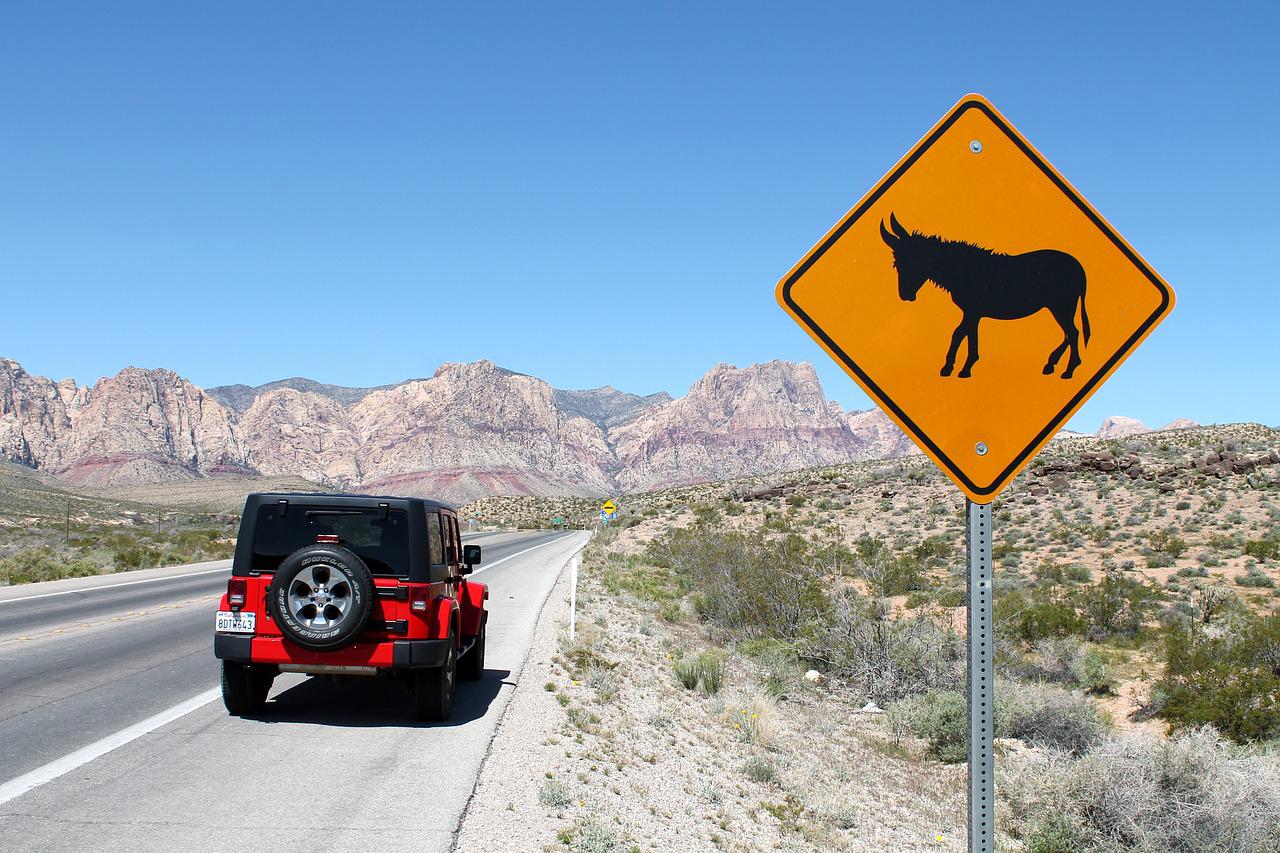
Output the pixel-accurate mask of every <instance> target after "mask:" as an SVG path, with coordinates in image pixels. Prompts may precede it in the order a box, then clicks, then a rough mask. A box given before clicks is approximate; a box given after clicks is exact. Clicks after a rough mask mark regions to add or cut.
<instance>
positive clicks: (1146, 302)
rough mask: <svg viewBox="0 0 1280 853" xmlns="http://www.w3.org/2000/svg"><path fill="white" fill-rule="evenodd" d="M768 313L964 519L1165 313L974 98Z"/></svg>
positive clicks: (1160, 293) (1005, 126)
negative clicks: (823, 357)
mask: <svg viewBox="0 0 1280 853" xmlns="http://www.w3.org/2000/svg"><path fill="white" fill-rule="evenodd" d="M777 297H778V303H779V304H780V305H781V306H782V307H783V309H785V310H786V311H787V313H788V314H790V315H791V316H792V318H793V319H794V320H795V321H796V322H797V323H799V324H800V325H801V327H803V328H804V329H805V331H807V332H808V333H809V335H810V336H812V337H813V339H814V340H815V341H817V342H818V344H819V345H821V346H822V348H823V349H825V350H826V351H827V353H828V354H829V355H830V356H831V357H832V358H833V359H834V360H835V361H836V362H837V363H838V364H840V366H841V367H843V368H844V370H845V372H846V373H848V374H849V375H850V376H851V377H852V378H853V380H854V381H855V382H857V383H858V385H860V386H861V387H862V389H863V390H864V391H866V392H867V394H869V395H870V396H871V398H872V399H873V400H875V401H876V403H877V404H878V405H879V406H880V408H882V409H883V410H884V411H885V413H886V414H888V415H889V417H890V418H892V419H893V421H894V422H895V423H897V424H898V426H900V427H901V428H902V429H903V431H904V432H906V434H907V435H909V436H910V437H911V438H912V440H913V441H915V443H916V444H917V445H919V446H920V449H921V450H923V451H924V452H925V453H926V454H927V455H928V456H929V457H930V458H932V459H933V460H934V461H935V462H936V463H938V465H939V466H940V467H941V468H942V469H943V471H945V472H946V473H947V475H948V476H949V477H950V478H951V479H952V480H953V481H954V482H955V483H956V485H957V486H959V487H960V489H961V491H963V492H964V493H965V494H966V495H968V496H969V498H971V499H972V500H974V501H975V502H977V503H988V502H990V501H991V500H992V498H994V497H995V496H996V495H997V494H999V493H1000V491H1001V490H1002V489H1004V488H1005V486H1007V485H1008V483H1009V482H1010V481H1011V480H1012V479H1013V478H1014V477H1015V476H1016V475H1017V473H1018V472H1019V471H1020V470H1022V468H1023V467H1025V466H1026V464H1027V463H1028V462H1029V461H1030V460H1031V458H1032V457H1033V456H1035V454H1036V453H1037V452H1038V451H1039V450H1040V448H1042V447H1043V446H1044V445H1045V443H1046V442H1048V441H1049V439H1050V438H1052V437H1053V436H1054V434H1055V433H1056V432H1057V431H1058V430H1059V429H1061V428H1062V427H1063V425H1064V424H1066V422H1067V421H1068V420H1069V419H1070V418H1071V416H1072V415H1073V414H1075V412H1076V411H1077V410H1078V409H1079V408H1080V407H1081V406H1082V405H1084V403H1085V401H1086V400H1088V399H1089V397H1090V396H1091V395H1092V394H1093V393H1094V391H1096V390H1097V389H1098V387H1099V386H1100V385H1101V384H1102V383H1103V382H1104V381H1106V379H1107V378H1108V377H1109V376H1110V375H1111V374H1112V372H1114V371H1115V369H1116V368H1117V367H1118V366H1119V365H1120V363H1121V362H1122V361H1124V359H1125V358H1127V357H1128V356H1129V354H1130V353H1132V352H1133V350H1134V349H1135V348H1137V346H1138V344H1140V343H1141V342H1142V341H1143V340H1144V339H1145V338H1146V337H1147V335H1149V334H1150V333H1151V331H1152V329H1154V328H1155V327H1156V325H1157V324H1159V323H1160V321H1161V320H1163V319H1164V318H1165V317H1166V316H1168V314H1169V312H1170V311H1171V310H1172V309H1173V302H1174V295H1173V290H1172V288H1170V287H1169V285H1168V284H1167V283H1166V282H1165V281H1164V280H1163V279H1162V278H1160V276H1159V275H1158V274H1156V272H1155V271H1154V270H1153V269H1152V268H1151V267H1150V265H1148V264H1147V262H1146V261H1144V260H1143V259H1142V257H1141V256H1139V255H1138V253H1137V252H1136V251H1134V249H1133V248H1132V247H1131V246H1130V245H1129V244H1128V243H1127V242H1125V240H1124V238H1123V237H1121V236H1120V235H1119V234H1118V233H1117V232H1116V231H1115V229H1114V228H1112V227H1111V226H1110V225H1109V224H1108V223H1107V221H1106V220H1105V219H1103V218H1102V216H1101V215H1099V214H1098V212H1097V211H1095V210H1094V209H1093V207H1092V206H1090V205H1089V203H1088V202H1087V201H1085V200H1084V198H1083V197H1082V196H1081V195H1080V194H1079V193H1078V192H1076V190H1075V189H1074V188H1073V187H1072V186H1071V185H1070V184H1069V183H1067V181H1066V179H1065V178H1063V177H1062V176H1061V175H1060V174H1059V173H1058V171H1057V170H1056V169H1054V168H1053V166H1051V165H1050V164H1049V163H1048V161H1047V160H1045V159H1044V157H1043V156H1042V155H1041V154H1040V153H1039V152H1038V151H1036V149H1035V148H1034V147H1032V145H1031V143H1029V142H1028V141H1027V140H1026V139H1025V138H1024V137H1023V136H1022V135H1021V134H1020V133H1018V131H1017V130H1015V129H1014V128H1013V126H1012V125H1011V124H1009V122H1008V121H1007V120H1005V118H1004V117H1003V116H1002V115H1000V113H999V112H998V111H997V110H996V109H995V107H993V106H992V105H991V104H990V103H989V102H988V101H987V100H986V99H985V98H983V97H981V96H979V95H968V96H966V97H965V98H964V99H962V100H961V101H960V103H958V104H956V106H955V107H954V108H952V110H951V111H950V112H948V113H947V114H946V115H945V116H944V117H943V118H942V120H941V121H939V122H938V124H937V125H935V126H934V128H933V129H932V130H930V131H929V133H928V134H926V135H925V137H924V139H922V140H920V142H919V143H917V144H916V146H915V147H914V148H912V149H911V151H910V152H908V154H907V155H906V156H905V157H904V158H903V159H902V160H901V161H900V162H899V163H898V164H897V165H896V166H894V168H893V169H892V170H891V171H890V172H889V174H887V175H885V177H884V178H883V179H881V181H880V182H879V183H878V184H876V186H875V187H874V188H873V189H872V190H871V191H870V192H869V193H867V195H866V196H864V197H863V199H862V200H861V201H859V202H858V204H857V205H856V206H855V207H854V208H853V210H851V211H850V212H849V213H848V214H847V215H846V216H845V217H844V218H843V219H842V220H841V221H840V222H839V223H838V224H837V225H836V226H835V227H834V228H832V229H831V230H830V231H829V232H828V233H827V234H826V236H824V237H823V238H822V240H821V241H820V242H819V243H818V245H817V246H815V247H814V248H813V249H812V250H810V251H809V253H808V254H807V255H805V257H804V258H803V259H802V260H801V261H800V262H799V263H798V264H796V265H795V267H794V268H792V270H791V271H790V272H789V273H787V275H786V277H784V278H783V279H782V281H780V282H779V283H778V288H777Z"/></svg>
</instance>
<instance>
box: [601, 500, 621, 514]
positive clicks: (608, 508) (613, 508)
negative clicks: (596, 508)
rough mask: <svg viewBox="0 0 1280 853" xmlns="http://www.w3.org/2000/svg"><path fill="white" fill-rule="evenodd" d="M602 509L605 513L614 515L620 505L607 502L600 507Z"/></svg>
mask: <svg viewBox="0 0 1280 853" xmlns="http://www.w3.org/2000/svg"><path fill="white" fill-rule="evenodd" d="M600 508H601V509H602V510H604V511H605V512H607V513H610V514H612V513H613V512H615V511H617V509H618V505H617V504H615V503H614V502H613V501H605V502H604V503H602V504H601V505H600Z"/></svg>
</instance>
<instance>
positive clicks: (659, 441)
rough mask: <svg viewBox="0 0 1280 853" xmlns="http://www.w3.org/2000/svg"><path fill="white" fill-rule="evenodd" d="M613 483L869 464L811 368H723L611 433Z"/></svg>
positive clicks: (628, 486) (632, 485)
mask: <svg viewBox="0 0 1280 853" xmlns="http://www.w3.org/2000/svg"><path fill="white" fill-rule="evenodd" d="M609 439H610V441H611V442H612V443H613V446H614V450H615V452H616V453H617V457H618V464H619V466H620V467H619V471H618V484H619V486H620V487H621V488H622V490H623V491H636V490H640V489H646V488H654V487H658V486H668V485H674V484H679V483H695V482H702V481H707V480H722V479H728V478H731V477H739V476H743V475H747V474H761V473H772V472H777V471H788V470H794V469H797V468H810V467H814V466H818V465H833V464H838V463H841V462H850V461H853V460H857V459H865V458H868V455H867V454H868V452H870V451H869V448H870V447H871V444H870V443H869V442H868V441H866V440H864V439H863V438H861V437H859V436H858V435H856V434H855V433H854V431H853V429H851V427H850V425H849V423H848V421H847V420H846V415H845V412H844V411H843V410H842V409H841V408H840V407H839V406H838V405H836V404H835V403H832V402H830V401H829V400H827V399H826V396H825V395H824V394H823V393H822V386H821V384H820V383H819V382H818V376H817V373H816V372H815V371H814V369H813V367H812V366H811V365H809V364H793V363H791V362H784V361H771V362H769V363H768V364H757V365H752V366H751V367H747V368H742V369H739V368H737V367H733V366H732V365H727V364H721V365H718V366H716V367H715V368H714V369H712V370H711V372H710V373H708V374H707V375H706V376H704V377H703V378H702V379H700V380H698V382H696V383H695V384H694V386H693V387H692V388H690V389H689V393H688V394H687V395H686V396H684V397H681V398H679V399H676V400H672V401H671V402H669V403H664V404H662V405H660V406H654V407H652V408H648V409H645V410H644V411H643V412H641V413H640V414H639V415H638V416H637V417H636V418H635V419H633V420H631V421H629V422H628V423H625V424H623V425H621V426H619V427H617V428H615V429H613V430H610V431H609Z"/></svg>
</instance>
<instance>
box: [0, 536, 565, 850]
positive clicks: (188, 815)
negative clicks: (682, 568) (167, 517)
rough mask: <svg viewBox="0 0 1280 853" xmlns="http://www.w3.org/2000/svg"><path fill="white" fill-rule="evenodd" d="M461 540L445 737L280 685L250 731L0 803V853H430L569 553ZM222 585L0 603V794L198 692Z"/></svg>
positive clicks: (185, 729) (400, 697)
mask: <svg viewBox="0 0 1280 853" xmlns="http://www.w3.org/2000/svg"><path fill="white" fill-rule="evenodd" d="M465 538H467V539H468V541H476V542H477V543H478V544H481V545H482V546H483V547H484V549H485V551H484V563H483V564H482V565H481V568H480V569H479V570H478V572H479V574H480V576H479V578H478V579H479V580H483V581H485V582H487V583H488V584H489V585H490V596H491V597H490V620H489V644H488V645H489V648H488V651H487V665H488V672H487V673H486V676H485V678H484V679H483V680H481V681H480V682H478V683H475V684H464V685H461V686H460V690H459V695H458V697H457V703H456V705H455V710H454V719H453V720H451V721H450V722H449V723H448V724H445V725H439V724H435V725H431V724H420V723H416V722H414V721H412V720H410V719H409V717H408V700H407V695H406V694H405V693H404V691H403V689H402V688H400V687H399V686H398V685H396V684H394V683H391V682H384V681H372V680H370V681H365V680H353V681H352V682H351V683H349V684H347V685H344V686H338V687H336V686H333V685H330V684H328V683H327V682H325V681H322V680H319V679H314V680H313V679H308V678H306V677H304V676H299V675H282V676H280V677H279V678H278V679H277V680H276V684H275V687H274V688H273V689H272V698H271V700H270V702H269V703H268V707H267V711H266V712H265V713H264V714H263V715H262V716H261V718H259V719H252V720H249V719H238V718H233V717H230V716H228V715H227V714H226V712H225V710H224V709H223V708H222V704H221V702H220V701H218V700H215V701H212V702H209V703H208V704H204V705H202V706H199V707H196V708H195V709H194V710H191V711H190V712H189V713H186V714H185V715H183V716H181V717H179V718H178V719H175V720H174V721H172V722H170V723H168V724H167V725H163V726H161V727H159V728H157V729H155V730H154V731H152V732H150V733H148V734H145V735H143V736H141V737H139V738H137V739H136V740H133V741H132V742H130V743H128V744H126V745H124V746H121V747H120V748H118V749H115V750H114V751H111V752H109V753H107V754H105V755H102V756H101V757H98V758H96V759H94V760H92V761H90V762H88V763H85V764H83V765H82V766H78V767H75V769H72V770H70V771H69V772H66V773H65V774H64V775H61V776H59V777H58V778H56V779H53V780H52V781H49V782H48V783H47V784H44V785H42V786H41V787H38V788H35V789H33V790H31V791H29V792H27V793H25V794H22V795H21V796H17V797H16V798H14V799H11V800H9V801H8V802H0V839H3V840H0V847H3V848H6V849H7V848H9V847H10V846H11V845H14V846H15V849H24V850H75V849H86V850H87V849H93V850H116V849H119V850H138V849H157V850H159V849H167V850H172V849H201V850H235V851H244V850H250V849H261V848H264V847H268V846H270V847H273V848H275V849H283V850H293V849H298V850H301V849H315V848H316V847H321V848H324V849H326V850H336V849H353V850H354V849H369V848H371V847H375V846H377V847H380V848H382V849H390V850H398V849H415V850H424V849H425V850H447V849H449V846H450V845H451V843H452V838H453V834H454V832H455V831H456V829H457V825H458V821H459V820H460V816H461V814H462V811H463V809H464V808H465V805H466V801H467V798H468V797H469V796H470V793H471V789H472V787H473V785H474V782H475V776H476V773H477V772H478V771H479V766H480V762H481V761H482V760H483V757H484V754H485V750H486V749H487V747H488V743H489V740H490V738H491V737H492V734H493V729H494V727H495V726H496V724H497V719H498V716H499V715H500V714H501V708H502V707H504V706H505V704H506V699H507V695H508V694H509V692H510V685H512V684H514V679H515V676H516V674H518V671H519V669H520V666H521V664H522V663H523V660H524V655H525V653H526V650H527V648H528V642H529V640H530V638H531V636H532V632H533V627H534V624H535V622H536V620H537V615H538V613H539V612H540V610H541V606H542V603H543V601H544V600H545V599H546V595H547V593H548V592H549V591H550V589H551V586H552V584H553V583H554V580H555V577H556V575H557V574H558V570H559V569H560V568H561V567H562V566H563V565H564V564H565V561H566V560H567V558H568V556H569V555H570V554H572V553H573V552H574V551H575V550H577V548H579V547H580V546H581V545H582V543H583V541H584V540H585V535H584V534H577V533H568V534H566V533H557V532H535V533H515V534H489V535H480V536H479V537H478V538H475V539H474V540H473V539H472V538H471V537H470V536H468V537H465ZM499 561H501V562H499ZM228 566H229V564H228V563H226V562H222V563H210V564H203V565H200V566H193V567H187V568H185V569H182V570H173V569H169V570H153V571H151V572H148V573H145V574H143V573H130V574H129V575H120V576H114V577H112V578H109V579H102V578H97V579H78V580H76V581H62V582H57V583H55V584H39V585H33V586H30V587H23V588H13V589H6V590H0V791H3V789H4V784H5V783H6V782H9V781H10V780H13V779H16V778H20V777H23V775H24V774H28V773H32V772H35V773H40V772H46V773H52V772H56V770H57V769H62V768H63V767H66V766H71V765H74V764H75V761H74V760H70V761H68V760H66V758H65V757H66V756H68V755H69V754H72V753H75V751H77V750H81V749H82V748H85V747H88V746H90V745H92V744H95V743H99V742H101V740H102V739H104V738H111V737H112V736H114V735H116V734H117V733H119V732H121V730H124V729H128V727H130V726H135V724H138V723H140V721H144V720H146V718H148V717H151V716H152V715H155V714H159V713H162V712H165V711H166V710H167V709H172V708H174V707H175V706H178V705H181V704H182V703H183V702H185V701H187V700H190V699H192V697H195V696H197V695H199V694H207V693H208V691H209V690H210V689H211V688H213V687H215V686H216V684H217V665H216V662H215V661H214V659H213V656H212V652H211V644H212V633H211V630H212V629H211V622H212V620H211V618H210V617H211V615H212V610H213V607H214V605H215V604H216V601H217V598H218V596H219V595H220V594H221V592H222V591H223V590H224V589H225V586H226V578H227V575H228ZM490 567H491V568H490ZM139 581H142V582H141V583H140V582H139ZM196 704H198V703H196ZM179 710H185V709H179ZM51 764H52V766H53V768H55V769H53V770H49V769H48V768H50V765H51ZM0 799H3V797H0ZM15 841H16V844H15Z"/></svg>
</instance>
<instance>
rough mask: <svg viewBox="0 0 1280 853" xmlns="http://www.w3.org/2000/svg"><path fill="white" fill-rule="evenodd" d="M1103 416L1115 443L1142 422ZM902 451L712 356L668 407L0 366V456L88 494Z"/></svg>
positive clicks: (362, 485) (564, 481)
mask: <svg viewBox="0 0 1280 853" xmlns="http://www.w3.org/2000/svg"><path fill="white" fill-rule="evenodd" d="M1113 422H1114V423H1113ZM1108 424H1112V427H1111V429H1112V431H1113V432H1115V433H1116V434H1117V435H1118V434H1132V430H1134V429H1135V428H1134V426H1133V425H1134V424H1137V430H1138V431H1143V430H1145V427H1142V426H1141V425H1140V424H1138V423H1137V422H1136V421H1132V420H1131V419H1111V420H1109V421H1108ZM1180 425H1186V424H1180ZM1105 429H1107V426H1106V425H1104V430H1105ZM1124 429H1129V430H1131V431H1130V432H1121V430H1124ZM913 452H916V451H915V448H914V445H912V444H911V442H910V441H909V440H908V439H907V438H906V437H905V436H904V435H903V434H902V432H901V431H900V430H898V428H897V427H896V426H894V425H893V424H892V423H891V422H890V421H889V420H888V419H887V418H886V417H885V416H884V415H883V414H881V413H880V412H879V411H878V410H872V411H869V412H845V411H844V410H843V409H842V408H841V407H840V406H839V405H838V404H836V403H834V402H832V401H830V400H828V399H827V398H826V395H825V394H824V393H823V390H822V386H821V384H820V383H819V381H818V377H817V374H816V372H815V371H814V369H813V367H812V366H811V365H809V364H804V363H801V364H795V363H791V362H784V361H772V362H769V363H767V364H757V365H752V366H750V367H746V368H737V367H734V366H732V365H727V364H721V365H718V366H716V367H715V368H713V369H712V370H711V371H710V372H708V373H707V374H706V375H705V376H704V377H702V379H700V380H698V382H696V383H695V384H694V385H693V387H692V388H690V389H689V392H688V394H686V395H685V396H684V397H680V398H675V399H673V398H672V397H671V396H670V395H669V394H666V393H659V394H652V395H649V396H639V395H635V394H628V393H626V392H623V391H618V390H616V389H614V388H610V387H604V388H596V389H591V390H583V391H564V390H557V389H553V388H552V387H551V386H550V385H548V384H547V383H546V382H544V381H542V380H541V379H537V378H536V377H532V376H526V375H523V374H519V373H514V372H512V371H509V370H504V369H502V368H500V367H498V366H497V365H495V364H493V363H491V362H488V361H478V362H474V363H469V364H446V365H443V366H441V367H440V368H439V369H438V370H437V371H436V372H435V374H434V375H433V376H431V377H430V378H426V379H413V380H409V381H406V382H402V383H399V384H397V385H389V386H383V387H379V388H349V387H344V386H337V385H325V384H322V383H319V382H314V381H312V380H309V379H303V378H293V379H286V380H282V381H279V382H272V383H269V384H267V385H261V386H258V387H250V386H246V385H228V386H220V387H216V388H210V389H208V390H204V389H201V388H199V387H197V386H195V385H193V384H192V383H191V382H189V381H187V380H186V379H184V378H183V377H181V376H179V375H178V374H176V373H174V372H172V371H169V370H144V369H140V368H135V367H129V368H125V369H124V370H122V371H120V373H118V374H116V375H115V376H112V377H108V378H104V379H101V380H99V381H98V382H97V383H95V384H94V385H92V386H77V385H76V383H75V382H73V381H71V380H62V381H60V382H55V381H52V380H50V379H46V378H44V377H40V376H34V375H32V374H29V373H27V372H26V371H25V370H23V368H22V366H21V365H20V364H18V363H17V362H15V361H11V360H8V359H3V358H0V458H4V459H7V460H10V461H13V462H17V463H20V464H23V465H27V466H30V467H32V468H40V469H45V470H47V471H50V472H52V473H53V474H55V475H56V476H58V477H60V478H62V479H64V480H67V481H69V482H73V483H80V484H85V485H93V486H111V485H117V484H119V485H123V484H132V483H139V482H155V481H166V480H177V479H187V478H196V477H208V476H219V475H237V474H239V475H246V474H255V473H256V474H292V475H297V476H301V477H306V478H308V479H310V480H313V481H315V482H318V483H322V484H325V485H328V486H332V487H337V488H343V489H353V490H359V491H366V492H381V493H396V494H420V495H432V496H437V497H443V498H445V499H447V500H452V501H457V502H463V501H467V500H470V499H473V498H476V497H481V496H486V495H491V494H542V495H551V494H573V495H608V494H618V493H625V492H632V491H639V490H644V489H648V488H658V487H662V486H667V485H673V484H681V483H694V482H703V481H710V480H720V479H727V478H732V477H738V476H745V475H752V474H763V473H773V472H780V471H788V470H795V469H798V468H806V467H812V466H820V465H833V464H839V463H843V462H850V461H856V460H860V459H870V458H879V457H884V456H895V455H902V454H905V453H913Z"/></svg>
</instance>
